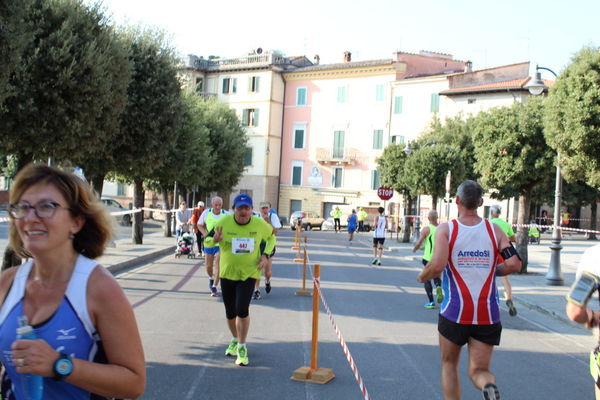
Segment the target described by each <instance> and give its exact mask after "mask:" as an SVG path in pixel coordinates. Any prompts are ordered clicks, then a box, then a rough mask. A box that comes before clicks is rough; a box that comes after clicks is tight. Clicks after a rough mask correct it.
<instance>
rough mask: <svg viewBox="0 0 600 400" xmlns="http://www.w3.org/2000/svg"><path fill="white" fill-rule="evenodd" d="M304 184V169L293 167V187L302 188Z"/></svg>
mask: <svg viewBox="0 0 600 400" xmlns="http://www.w3.org/2000/svg"><path fill="white" fill-rule="evenodd" d="M301 184H302V167H298V166H294V167H292V185H294V186H300V185H301Z"/></svg>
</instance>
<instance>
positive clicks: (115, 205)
mask: <svg viewBox="0 0 600 400" xmlns="http://www.w3.org/2000/svg"><path fill="white" fill-rule="evenodd" d="M100 201H101V202H102V204H104V206H105V207H106V208H107V209H108V211H110V212H111V213H112V212H117V211H128V209H127V208H125V207H123V206H122V205H121V203H119V202H118V201H116V200H115V199H111V198H110V197H102V198H101V199H100ZM115 218H116V219H117V222H118V223H119V224H121V225H131V214H124V215H115Z"/></svg>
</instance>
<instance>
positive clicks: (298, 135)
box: [294, 129, 304, 149]
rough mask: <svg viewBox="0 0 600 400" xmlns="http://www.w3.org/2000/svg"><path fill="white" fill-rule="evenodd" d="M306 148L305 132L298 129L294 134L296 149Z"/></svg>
mask: <svg viewBox="0 0 600 400" xmlns="http://www.w3.org/2000/svg"><path fill="white" fill-rule="evenodd" d="M303 147H304V130H302V129H296V131H295V132H294V148H295V149H301V148H303Z"/></svg>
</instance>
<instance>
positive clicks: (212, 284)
mask: <svg viewBox="0 0 600 400" xmlns="http://www.w3.org/2000/svg"><path fill="white" fill-rule="evenodd" d="M214 286H215V280H214V279H209V280H208V288H209V289H210V291H211V292H212V288H213V287H214Z"/></svg>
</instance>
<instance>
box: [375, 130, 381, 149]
mask: <svg viewBox="0 0 600 400" xmlns="http://www.w3.org/2000/svg"><path fill="white" fill-rule="evenodd" d="M382 148H383V130H381V129H376V130H374V131H373V149H374V150H381V149H382Z"/></svg>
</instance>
